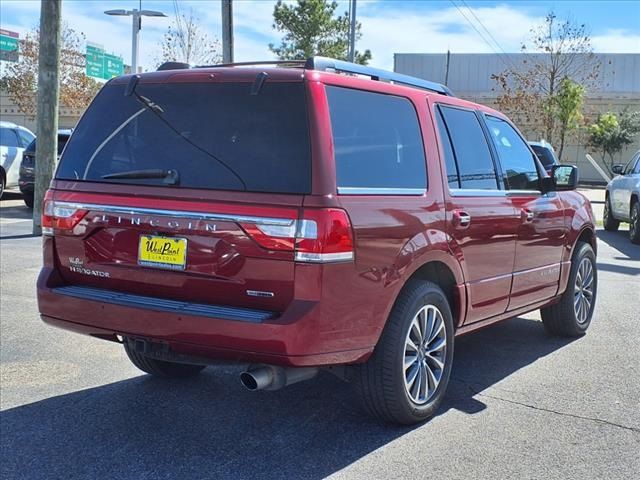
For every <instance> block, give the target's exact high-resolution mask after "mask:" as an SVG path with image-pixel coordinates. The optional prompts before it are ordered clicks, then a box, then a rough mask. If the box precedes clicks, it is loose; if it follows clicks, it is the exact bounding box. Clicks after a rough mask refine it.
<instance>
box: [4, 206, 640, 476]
mask: <svg viewBox="0 0 640 480" xmlns="http://www.w3.org/2000/svg"><path fill="white" fill-rule="evenodd" d="M597 197H598V195H597V194H596V195H595V197H594V198H596V202H598V200H597ZM594 207H595V208H596V210H598V209H599V208H600V205H599V204H598V203H596V204H595V205H594ZM30 232H31V223H30V211H28V210H27V209H26V208H25V207H24V206H23V204H22V201H21V200H20V197H19V196H17V195H11V194H8V195H7V198H6V199H5V198H3V200H1V201H0V265H1V285H0V297H1V303H0V365H1V370H0V373H1V375H0V448H1V460H0V478H3V479H7V480H9V479H18V478H25V479H38V478H42V479H57V478H60V479H61V478H65V479H76V478H78V479H80V478H81V479H99V478H126V479H159V478H166V479H190V478H198V479H200V478H216V479H217V478H231V479H236V478H237V479H262V478H264V479H280V478H283V479H306V478H308V479H319V478H325V477H331V478H336V479H337V478H340V479H342V478H345V479H364V478H368V479H392V478H413V479H426V478H441V479H457V478H473V479H484V478H494V479H502V478H522V479H525V478H526V479H529V478H540V479H586V478H589V479H599V478H606V479H631V478H638V472H640V455H639V452H640V374H639V373H638V371H639V369H640V348H639V347H638V345H640V247H639V246H635V245H632V244H631V243H630V242H629V240H628V237H627V232H626V231H624V230H623V231H620V232H617V233H610V232H605V231H603V230H599V231H598V236H599V252H598V265H599V272H600V277H599V298H598V304H597V310H596V315H595V318H594V320H593V323H592V325H591V328H590V330H589V332H588V334H587V335H586V336H585V337H583V338H580V339H577V340H566V339H558V338H550V337H548V336H547V335H546V334H545V333H544V331H543V329H542V324H541V323H540V322H539V317H538V315H537V314H532V315H528V316H526V317H521V318H517V319H514V320H511V321H508V322H505V323H502V324H499V325H496V326H493V327H491V328H488V329H485V330H483V331H481V332H478V333H475V334H471V335H468V336H466V337H462V338H459V339H458V340H457V341H456V347H455V348H456V360H455V365H454V372H453V380H452V382H451V384H450V387H449V392H448V395H447V398H446V401H445V404H444V405H443V407H442V408H441V410H440V412H439V414H438V416H437V417H435V418H434V419H433V420H431V421H430V422H429V423H426V424H424V425H421V426H418V427H414V428H398V427H390V426H386V425H381V424H378V423H376V422H374V421H372V420H369V419H368V418H367V417H365V416H363V415H362V414H361V412H360V410H359V407H358V406H357V403H356V402H355V398H354V397H353V395H352V393H351V392H350V390H349V389H348V388H345V387H346V384H343V383H342V382H340V381H339V380H337V379H335V378H333V377H332V376H330V375H323V376H320V377H319V378H317V379H315V380H312V381H309V382H304V383H299V384H296V385H293V386H291V387H289V388H286V389H284V390H281V391H278V392H255V393H252V392H248V391H245V390H244V389H243V387H242V386H241V385H240V382H239V380H238V375H239V373H240V371H241V367H236V366H221V367H211V368H208V369H207V370H206V371H205V373H204V374H203V375H202V376H200V377H199V378H197V379H190V380H183V381H160V380H157V379H154V378H151V377H149V376H147V375H144V374H142V373H141V372H140V371H138V370H137V369H135V368H134V367H133V366H132V365H131V364H130V363H129V361H128V360H127V358H126V356H125V354H124V351H123V350H122V348H121V347H120V346H119V345H116V344H112V343H108V342H103V341H99V340H95V339H92V338H88V337H82V336H79V335H74V334H71V333H68V332H65V331H62V330H57V329H55V328H52V327H49V326H46V325H44V324H43V323H42V322H41V321H40V320H39V318H38V314H37V305H36V299H35V280H36V276H37V273H38V270H39V266H40V262H41V257H40V255H41V253H40V242H41V240H40V238H34V237H31V236H30Z"/></svg>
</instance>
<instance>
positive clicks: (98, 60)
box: [86, 42, 124, 80]
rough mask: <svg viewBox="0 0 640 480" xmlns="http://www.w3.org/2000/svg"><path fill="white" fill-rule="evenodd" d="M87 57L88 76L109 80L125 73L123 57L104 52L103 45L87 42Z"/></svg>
mask: <svg viewBox="0 0 640 480" xmlns="http://www.w3.org/2000/svg"><path fill="white" fill-rule="evenodd" d="M86 59H87V69H86V75H87V76H88V77H95V78H103V79H105V80H109V79H111V78H113V77H117V76H119V75H122V74H123V73H124V63H123V62H122V57H118V56H116V55H111V54H109V53H104V48H103V47H102V45H96V44H95V43H88V42H87V50H86Z"/></svg>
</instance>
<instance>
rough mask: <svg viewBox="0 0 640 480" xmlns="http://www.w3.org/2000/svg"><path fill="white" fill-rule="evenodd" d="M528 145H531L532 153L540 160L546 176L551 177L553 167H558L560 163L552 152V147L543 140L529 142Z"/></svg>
mask: <svg viewBox="0 0 640 480" xmlns="http://www.w3.org/2000/svg"><path fill="white" fill-rule="evenodd" d="M529 145H531V148H532V149H533V152H534V153H535V154H536V156H537V157H538V160H540V163H542V166H543V167H544V169H545V170H546V172H547V174H549V175H551V170H552V169H553V167H554V165H560V161H559V160H558V157H556V152H555V151H554V150H553V147H552V146H551V145H550V144H549V143H547V142H545V141H544V140H541V141H540V142H529Z"/></svg>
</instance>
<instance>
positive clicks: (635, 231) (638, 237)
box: [629, 200, 640, 244]
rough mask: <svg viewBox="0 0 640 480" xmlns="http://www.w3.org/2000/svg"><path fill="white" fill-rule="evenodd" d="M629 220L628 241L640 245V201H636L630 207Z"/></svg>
mask: <svg viewBox="0 0 640 480" xmlns="http://www.w3.org/2000/svg"><path fill="white" fill-rule="evenodd" d="M630 216H631V219H630V221H629V240H631V242H632V243H635V244H640V200H636V201H635V202H633V205H631V215H630Z"/></svg>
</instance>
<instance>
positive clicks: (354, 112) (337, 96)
mask: <svg viewBox="0 0 640 480" xmlns="http://www.w3.org/2000/svg"><path fill="white" fill-rule="evenodd" d="M326 92H327V99H328V102H329V111H330V116H331V129H332V131H333V145H334V150H335V160H336V177H337V184H338V189H339V190H342V192H343V193H345V192H348V190H347V189H349V188H362V189H377V188H394V189H421V190H424V189H425V188H426V186H427V180H426V162H425V157H424V145H423V143H422V134H421V132H420V127H419V124H418V116H417V113H416V110H415V108H414V107H413V104H412V103H411V102H410V101H409V100H408V99H406V98H402V97H395V96H392V95H383V94H379V93H371V92H363V91H360V90H353V89H349V88H341V87H332V86H327V87H326ZM410 193H417V192H410Z"/></svg>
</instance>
